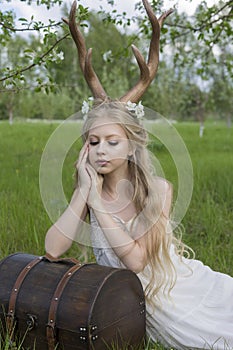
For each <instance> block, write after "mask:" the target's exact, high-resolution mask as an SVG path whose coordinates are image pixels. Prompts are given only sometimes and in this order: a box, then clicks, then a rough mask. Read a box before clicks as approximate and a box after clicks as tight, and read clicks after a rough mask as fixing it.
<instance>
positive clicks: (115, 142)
mask: <svg viewBox="0 0 233 350" xmlns="http://www.w3.org/2000/svg"><path fill="white" fill-rule="evenodd" d="M108 143H109V145H111V146H116V145H118V141H113V140H112V141H108Z"/></svg>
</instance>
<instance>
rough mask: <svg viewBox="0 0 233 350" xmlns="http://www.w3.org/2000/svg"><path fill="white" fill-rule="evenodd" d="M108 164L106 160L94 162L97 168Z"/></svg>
mask: <svg viewBox="0 0 233 350" xmlns="http://www.w3.org/2000/svg"><path fill="white" fill-rule="evenodd" d="M108 163H109V162H108V160H106V159H98V160H97V161H96V164H97V165H98V166H105V165H107V164H108Z"/></svg>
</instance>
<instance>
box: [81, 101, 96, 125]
mask: <svg viewBox="0 0 233 350" xmlns="http://www.w3.org/2000/svg"><path fill="white" fill-rule="evenodd" d="M93 100H94V98H93V97H88V100H87V101H86V100H84V101H83V104H82V114H83V119H84V120H86V118H87V113H88V112H89V111H90V109H91V108H92V105H93Z"/></svg>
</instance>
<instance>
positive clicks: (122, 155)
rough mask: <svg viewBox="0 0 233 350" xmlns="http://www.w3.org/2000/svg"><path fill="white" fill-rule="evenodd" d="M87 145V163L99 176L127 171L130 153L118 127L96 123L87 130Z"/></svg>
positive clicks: (122, 131) (125, 138) (125, 139)
mask: <svg viewBox="0 0 233 350" xmlns="http://www.w3.org/2000/svg"><path fill="white" fill-rule="evenodd" d="M88 143H89V162H90V164H91V165H92V166H93V168H94V169H95V170H96V171H97V172H98V173H99V174H102V175H105V174H110V173H112V172H113V171H116V170H119V169H121V170H124V168H125V169H127V167H128V156H129V155H132V151H131V149H130V146H129V140H128V139H127V136H126V134H125V131H124V130H123V128H122V127H121V126H120V125H118V124H115V123H109V122H108V123H107V122H103V121H101V122H100V121H99V122H98V121H96V122H95V123H94V124H93V125H92V128H91V129H90V130H89V134H88Z"/></svg>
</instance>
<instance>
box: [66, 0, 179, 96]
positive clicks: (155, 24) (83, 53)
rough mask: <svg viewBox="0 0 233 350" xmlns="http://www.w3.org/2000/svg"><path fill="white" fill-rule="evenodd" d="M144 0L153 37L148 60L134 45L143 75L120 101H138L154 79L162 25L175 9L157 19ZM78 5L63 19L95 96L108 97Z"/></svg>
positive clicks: (133, 48)
mask: <svg viewBox="0 0 233 350" xmlns="http://www.w3.org/2000/svg"><path fill="white" fill-rule="evenodd" d="M142 2H143V5H144V7H145V9H146V12H147V15H148V17H149V20H150V23H151V25H152V39H151V42H150V49H149V55H148V62H147V63H146V62H145V60H144V58H143V56H142V54H141V52H140V51H139V50H138V48H137V47H136V46H135V45H132V50H133V53H134V56H135V58H136V60H137V63H138V66H139V68H140V72H141V75H140V79H139V81H138V82H137V83H136V85H135V86H134V87H133V88H131V89H130V90H129V91H128V92H127V93H126V94H125V95H123V96H122V97H121V98H120V101H122V102H128V101H131V102H138V101H139V100H140V98H141V97H142V95H143V94H144V92H145V91H146V89H147V88H148V87H149V85H150V84H151V82H152V80H153V79H154V77H155V75H156V73H157V69H158V65H159V38H160V31H161V27H162V24H163V22H164V20H165V19H166V18H167V17H168V16H169V15H170V14H171V13H172V12H173V9H170V10H168V11H167V12H165V13H164V14H162V16H161V17H160V18H159V19H157V18H156V16H155V15H154V13H153V9H152V7H151V6H150V4H149V3H148V1H147V0H142ZM76 6H77V5H76V0H75V1H74V2H73V5H72V7H71V10H70V15H69V20H66V19H63V21H64V22H65V23H67V24H68V25H69V29H70V33H71V35H72V37H73V39H74V42H75V44H76V47H77V49H78V56H79V64H80V67H81V69H82V72H83V75H84V77H85V79H86V81H87V84H88V86H89V87H90V89H91V91H92V94H93V97H94V98H100V99H102V100H104V99H105V98H106V97H107V94H106V92H105V90H104V88H103V87H102V85H101V83H100V81H99V79H98V77H97V75H96V73H95V71H94V69H93V67H92V63H91V57H92V49H89V50H88V51H87V49H86V45H85V40H84V38H83V35H82V33H81V31H80V29H79V28H78V26H77V24H76V20H75V14H76Z"/></svg>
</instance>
